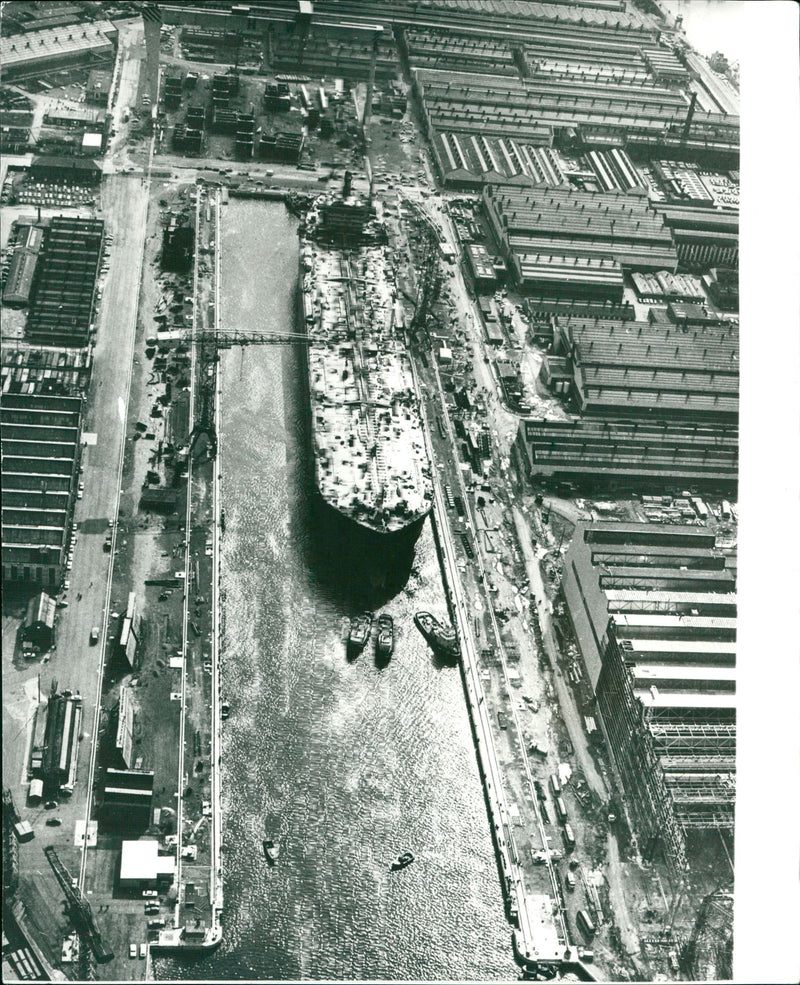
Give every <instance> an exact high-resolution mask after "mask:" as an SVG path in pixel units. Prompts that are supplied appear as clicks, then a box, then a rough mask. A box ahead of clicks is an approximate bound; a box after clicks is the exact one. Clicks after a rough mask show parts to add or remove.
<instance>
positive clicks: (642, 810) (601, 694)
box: [597, 620, 687, 872]
mask: <svg viewBox="0 0 800 985" xmlns="http://www.w3.org/2000/svg"><path fill="white" fill-rule="evenodd" d="M597 703H598V707H599V709H600V712H601V714H602V719H603V726H604V729H605V732H606V735H607V737H608V744H609V747H610V751H611V754H612V756H613V758H614V762H615V765H616V767H617V770H618V772H619V774H620V777H621V779H622V784H623V787H624V789H625V795H626V799H627V802H628V804H629V806H630V809H631V813H632V815H633V817H634V820H635V822H636V827H637V834H638V837H639V839H640V842H641V843H642V852H643V855H644V856H645V857H646V858H649V859H652V858H654V857H655V856H656V855H657V854H661V855H662V856H663V858H664V861H665V862H666V864H667V865H669V866H670V867H671V868H673V869H674V870H676V871H677V872H683V871H685V870H686V868H687V860H686V845H685V841H684V834H683V828H682V827H681V825H680V824H679V822H678V819H677V818H676V816H675V811H674V808H673V803H672V797H671V793H670V790H669V788H668V786H667V783H666V782H665V777H664V772H663V770H662V768H661V762H660V760H659V757H658V755H657V753H656V749H655V746H654V743H653V740H652V736H651V734H650V731H649V729H648V727H647V723H646V720H645V716H644V715H643V714H642V705H641V703H640V701H639V700H638V698H637V697H636V694H635V693H634V690H633V682H632V679H631V674H630V671H629V669H628V668H627V666H626V665H625V662H624V660H623V659H622V654H621V651H620V648H619V644H618V643H617V639H616V633H615V627H614V622H613V620H611V622H610V623H609V628H608V642H607V645H606V649H605V656H604V660H603V668H602V670H601V672H600V678H599V680H598V684H597Z"/></svg>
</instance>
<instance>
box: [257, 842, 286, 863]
mask: <svg viewBox="0 0 800 985" xmlns="http://www.w3.org/2000/svg"><path fill="white" fill-rule="evenodd" d="M261 847H262V848H263V849H264V858H265V859H266V860H267V861H268V862H269V863H270V864H271V865H274V864H275V863H276V862H277V861H278V856H279V855H280V853H281V846H280V845H279V844H278V843H277V841H273V840H272V838H265V839H264V841H263V842H262V843H261Z"/></svg>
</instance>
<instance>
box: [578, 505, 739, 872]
mask: <svg viewBox="0 0 800 985" xmlns="http://www.w3.org/2000/svg"><path fill="white" fill-rule="evenodd" d="M735 587H736V578H735V559H734V558H732V557H731V556H730V553H729V552H725V551H723V550H721V549H720V548H718V547H717V546H716V538H715V535H714V534H713V532H712V531H709V530H708V529H707V528H704V527H694V526H673V525H661V524H647V523H614V522H611V521H605V522H596V523H580V524H578V526H577V527H576V530H575V534H574V537H573V540H572V542H571V544H570V547H569V549H568V551H567V554H566V556H565V559H564V577H563V581H562V591H563V597H564V602H565V605H566V611H567V613H568V615H569V620H570V624H571V628H572V631H573V633H574V636H575V639H576V641H577V643H578V647H579V649H580V653H581V657H582V659H583V663H584V666H585V667H586V672H587V679H588V681H589V683H590V684H591V686H592V688H593V691H594V693H595V695H596V710H597V712H598V717H599V720H600V723H601V725H602V727H603V731H604V734H605V736H606V739H607V742H608V745H609V749H610V751H611V754H612V757H613V760H614V763H615V765H616V767H617V769H618V771H619V775H620V777H621V779H622V782H623V785H624V788H625V792H626V802H627V803H628V806H629V808H630V811H631V814H632V817H633V818H634V821H635V824H636V827H637V834H638V836H639V838H640V848H641V850H642V851H643V853H644V854H645V855H646V856H649V857H652V856H653V855H655V854H657V853H658V852H663V853H664V854H665V855H666V856H667V857H668V858H669V860H670V861H671V862H673V863H675V864H677V866H678V867H679V868H680V867H682V866H683V864H684V863H685V855H684V848H685V836H686V832H687V831H688V830H689V829H693V828H705V827H711V828H713V827H722V828H726V827H730V826H732V823H733V802H734V801H733V797H734V788H735V758H734V757H735V737H736V595H735Z"/></svg>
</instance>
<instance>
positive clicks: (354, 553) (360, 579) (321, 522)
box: [296, 265, 427, 608]
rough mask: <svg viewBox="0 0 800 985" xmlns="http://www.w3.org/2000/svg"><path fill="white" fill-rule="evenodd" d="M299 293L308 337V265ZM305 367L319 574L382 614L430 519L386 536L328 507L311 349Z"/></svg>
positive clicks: (304, 351) (304, 352)
mask: <svg viewBox="0 0 800 985" xmlns="http://www.w3.org/2000/svg"><path fill="white" fill-rule="evenodd" d="M300 275H301V277H300V284H299V286H298V290H297V297H296V311H297V321H298V330H299V331H300V332H303V333H305V332H307V325H306V321H305V309H304V303H303V292H302V265H301V268H300ZM297 356H298V358H299V359H300V361H301V364H302V373H301V374H300V378H301V379H302V390H303V394H302V398H303V403H304V406H305V411H306V413H305V429H304V430H305V432H306V435H307V440H308V452H309V459H310V462H311V463H312V464H311V469H310V475H309V480H310V482H311V484H312V490H311V505H312V509H311V517H312V522H313V535H314V536H313V539H314V544H313V554H314V555H315V558H316V561H317V564H316V567H317V569H318V573H319V574H321V575H323V576H324V577H325V580H326V581H328V582H330V584H331V587H332V588H334V587H335V588H336V589H337V590H338V593H340V594H341V595H342V596H343V597H346V596H349V595H352V597H353V599H357V600H358V602H359V603H360V604H364V603H369V604H370V605H372V607H373V608H378V607H379V606H380V605H381V604H383V602H385V601H387V600H388V599H390V598H392V597H393V596H394V595H395V594H397V592H398V591H400V590H401V589H402V588H403V587H404V586H405V584H406V582H407V581H408V577H409V575H410V573H411V568H412V565H413V562H414V553H415V545H416V543H417V540H418V539H419V535H420V533H421V531H422V528H423V526H424V524H425V519H426V517H427V513H425V514H423V515H422V516H418V517H416V518H415V519H413V520H411V521H410V522H409V523H408V524H406V525H405V526H403V527H400V528H398V529H395V530H391V531H388V532H382V531H379V530H376V529H374V528H371V527H368V526H366V525H364V524H362V523H359V522H358V521H357V520H355V519H354V518H352V517H350V516H348V515H347V514H345V513H342V512H341V511H340V510H339V509H337V508H336V507H335V506H333V505H332V504H331V503H329V502H328V501H327V499H326V498H325V497H324V495H323V494H322V492H321V491H320V488H319V483H318V481H317V475H316V469H317V461H318V448H317V442H318V440H319V436H318V435H317V433H316V432H315V427H314V415H313V411H312V396H311V389H310V386H309V363H308V348H307V347H306V346H298V349H297Z"/></svg>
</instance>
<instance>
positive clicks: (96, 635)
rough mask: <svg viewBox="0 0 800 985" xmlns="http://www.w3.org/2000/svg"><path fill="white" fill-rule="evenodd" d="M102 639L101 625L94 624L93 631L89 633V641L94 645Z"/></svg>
mask: <svg viewBox="0 0 800 985" xmlns="http://www.w3.org/2000/svg"><path fill="white" fill-rule="evenodd" d="M99 639H100V627H99V626H92V631H91V633H89V643H90V644H91V645H92V646H94V645H95V643H96V642H97V641H98V640H99Z"/></svg>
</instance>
